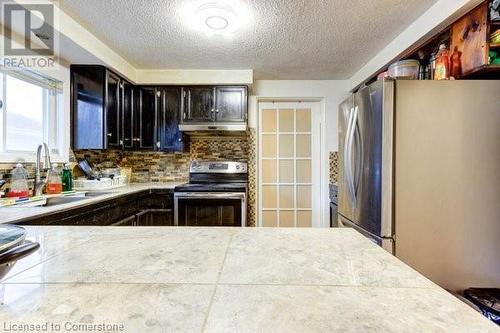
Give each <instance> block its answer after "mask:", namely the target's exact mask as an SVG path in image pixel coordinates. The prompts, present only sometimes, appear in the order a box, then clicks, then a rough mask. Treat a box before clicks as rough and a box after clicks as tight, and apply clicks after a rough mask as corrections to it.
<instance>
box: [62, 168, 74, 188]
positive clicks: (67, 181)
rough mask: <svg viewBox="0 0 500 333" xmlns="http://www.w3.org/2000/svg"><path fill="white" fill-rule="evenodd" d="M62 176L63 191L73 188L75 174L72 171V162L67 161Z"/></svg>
mask: <svg viewBox="0 0 500 333" xmlns="http://www.w3.org/2000/svg"><path fill="white" fill-rule="evenodd" d="M61 178H62V184H63V192H68V191H71V190H73V174H72V173H71V163H67V164H65V165H64V169H63V172H62V177H61Z"/></svg>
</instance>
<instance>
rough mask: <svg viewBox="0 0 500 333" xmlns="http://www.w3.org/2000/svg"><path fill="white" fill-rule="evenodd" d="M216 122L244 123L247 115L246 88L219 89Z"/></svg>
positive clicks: (216, 89)
mask: <svg viewBox="0 0 500 333" xmlns="http://www.w3.org/2000/svg"><path fill="white" fill-rule="evenodd" d="M215 93H216V106H215V112H216V115H215V120H216V121H220V122H244V121H245V120H246V114H247V88H246V87H217V88H215Z"/></svg>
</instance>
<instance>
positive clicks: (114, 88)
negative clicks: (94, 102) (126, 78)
mask: <svg viewBox="0 0 500 333" xmlns="http://www.w3.org/2000/svg"><path fill="white" fill-rule="evenodd" d="M120 86H121V82H120V77H119V76H118V75H116V74H114V73H112V72H110V71H108V70H106V85H105V87H106V92H105V95H106V105H105V108H106V112H105V113H106V140H107V147H108V148H121V130H120V129H121V127H120V118H121V114H120V109H121V103H120V102H121V98H120V90H121V88H120Z"/></svg>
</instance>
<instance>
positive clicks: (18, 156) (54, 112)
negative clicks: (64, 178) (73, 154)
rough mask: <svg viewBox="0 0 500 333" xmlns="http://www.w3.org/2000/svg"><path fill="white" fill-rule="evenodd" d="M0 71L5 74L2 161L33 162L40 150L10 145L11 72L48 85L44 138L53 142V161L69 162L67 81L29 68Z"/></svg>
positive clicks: (1, 82) (0, 87)
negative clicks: (16, 148) (8, 96)
mask: <svg viewBox="0 0 500 333" xmlns="http://www.w3.org/2000/svg"><path fill="white" fill-rule="evenodd" d="M0 74H1V75H2V76H1V79H0V99H1V100H2V102H3V104H4V105H3V106H2V108H1V109H0V163H14V162H19V161H23V162H28V163H32V162H35V160H36V151H32V152H27V151H14V150H7V149H6V142H7V141H6V139H7V137H6V136H7V131H6V127H7V125H8V124H7V122H6V119H7V112H8V101H6V100H5V84H6V79H7V75H10V76H12V77H15V78H17V79H19V80H22V81H25V82H29V83H32V84H35V85H38V86H41V87H42V88H44V89H47V90H45V93H44V103H46V104H48V106H47V107H46V108H44V111H45V112H46V114H44V116H43V127H44V128H43V142H46V143H47V144H48V145H49V148H50V157H51V160H52V161H53V162H66V161H67V160H68V151H67V150H68V147H67V144H66V143H65V135H64V127H65V117H64V94H63V82H61V81H59V80H55V79H52V78H49V77H46V76H42V75H39V74H37V73H35V72H31V71H27V70H22V71H20V70H19V71H18V70H15V71H14V70H2V69H0ZM40 143H42V142H40Z"/></svg>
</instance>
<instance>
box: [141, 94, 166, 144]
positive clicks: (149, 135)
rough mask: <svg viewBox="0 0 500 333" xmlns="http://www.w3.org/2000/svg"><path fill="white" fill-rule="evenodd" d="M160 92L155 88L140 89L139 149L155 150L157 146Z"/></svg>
mask: <svg viewBox="0 0 500 333" xmlns="http://www.w3.org/2000/svg"><path fill="white" fill-rule="evenodd" d="M160 94H161V93H160V91H159V90H158V89H157V88H155V87H141V88H140V103H139V105H140V106H139V114H138V117H137V123H136V124H137V125H136V128H137V132H136V133H137V146H136V148H138V149H149V150H154V149H156V148H159V147H157V145H156V141H157V139H156V137H157V135H156V132H157V118H158V104H159V99H160V98H159V97H160Z"/></svg>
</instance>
